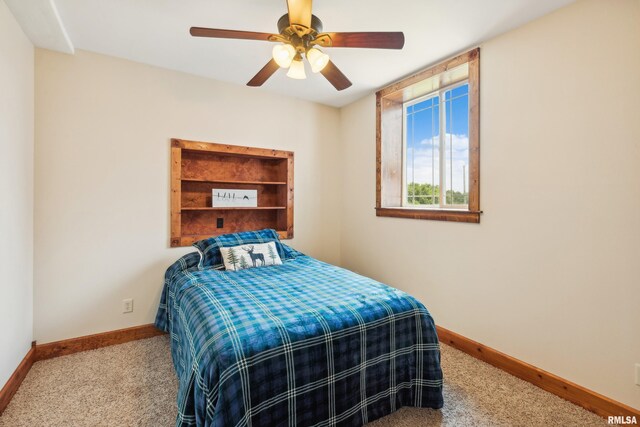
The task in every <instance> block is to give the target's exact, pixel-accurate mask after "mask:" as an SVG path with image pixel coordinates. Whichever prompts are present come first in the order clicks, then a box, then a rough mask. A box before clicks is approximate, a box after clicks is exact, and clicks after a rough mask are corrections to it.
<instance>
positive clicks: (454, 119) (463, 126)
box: [443, 84, 469, 205]
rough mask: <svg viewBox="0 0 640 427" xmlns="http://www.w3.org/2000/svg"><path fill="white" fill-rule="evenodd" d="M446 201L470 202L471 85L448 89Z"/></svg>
mask: <svg viewBox="0 0 640 427" xmlns="http://www.w3.org/2000/svg"><path fill="white" fill-rule="evenodd" d="M444 97H445V123H446V133H445V143H444V146H445V150H444V156H445V158H444V161H443V163H444V174H443V175H444V177H443V178H444V188H445V190H446V197H445V204H447V205H467V204H468V203H469V193H468V192H469V85H468V84H464V85H462V86H459V87H456V88H454V89H451V90H449V91H447V92H445V95H444Z"/></svg>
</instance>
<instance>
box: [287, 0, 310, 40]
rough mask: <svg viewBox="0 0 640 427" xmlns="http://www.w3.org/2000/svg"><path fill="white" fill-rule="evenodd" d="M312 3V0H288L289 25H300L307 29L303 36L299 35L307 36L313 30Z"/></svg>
mask: <svg viewBox="0 0 640 427" xmlns="http://www.w3.org/2000/svg"><path fill="white" fill-rule="evenodd" d="M311 2H312V0H287V9H288V10H289V25H295V24H298V25H302V26H303V27H305V28H306V30H305V31H302V32H303V34H298V35H300V36H302V35H304V34H307V33H308V32H309V31H310V29H311ZM296 32H298V31H297V30H296Z"/></svg>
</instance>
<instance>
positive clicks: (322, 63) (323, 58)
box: [307, 47, 329, 73]
mask: <svg viewBox="0 0 640 427" xmlns="http://www.w3.org/2000/svg"><path fill="white" fill-rule="evenodd" d="M307 60H309V64H311V71H313V72H314V73H318V72H320V71H322V69H324V67H326V66H327V64H328V63H329V55H327V54H326V53H324V52H322V51H321V50H320V49H318V48H315V47H312V48H311V49H309V51H308V52H307Z"/></svg>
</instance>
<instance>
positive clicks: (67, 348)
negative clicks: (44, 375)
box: [35, 324, 164, 361]
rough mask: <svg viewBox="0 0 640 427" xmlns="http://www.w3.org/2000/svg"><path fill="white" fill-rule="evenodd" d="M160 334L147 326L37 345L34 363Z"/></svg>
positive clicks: (157, 330) (160, 333)
mask: <svg viewBox="0 0 640 427" xmlns="http://www.w3.org/2000/svg"><path fill="white" fill-rule="evenodd" d="M162 334H164V332H163V331H161V330H160V329H158V328H156V327H155V326H154V325H152V324H149V325H141V326H134V327H132V328H126V329H118V330H116V331H110V332H103V333H101V334H94V335H85V336H83V337H78V338H71V339H68V340H62V341H55V342H50V343H46V344H38V345H36V354H35V361H38V360H45V359H51V358H53V357H59V356H66V355H67V354H73V353H78V352H80V351H87V350H94V349H96V348H100V347H107V346H110V345H116V344H124V343H126V342H129V341H135V340H141V339H144V338H151V337H155V336H157V335H162Z"/></svg>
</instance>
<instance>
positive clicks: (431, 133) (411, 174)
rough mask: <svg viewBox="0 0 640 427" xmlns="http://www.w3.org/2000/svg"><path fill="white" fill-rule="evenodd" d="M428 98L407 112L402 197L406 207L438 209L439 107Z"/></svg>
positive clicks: (432, 99)
mask: <svg viewBox="0 0 640 427" xmlns="http://www.w3.org/2000/svg"><path fill="white" fill-rule="evenodd" d="M438 104H439V97H437V96H436V97H431V98H429V99H426V100H424V101H421V102H419V103H417V104H415V105H413V106H410V107H408V108H407V120H406V126H407V128H406V157H405V159H406V163H405V164H406V166H405V186H406V187H405V194H406V196H407V197H406V204H407V205H408V206H412V205H413V206H416V205H422V206H424V205H426V206H439V205H440V200H439V190H438V185H439V181H440V160H439V159H440V142H439V138H440V135H439V133H440V118H439V114H440V106H439V105H438Z"/></svg>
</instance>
